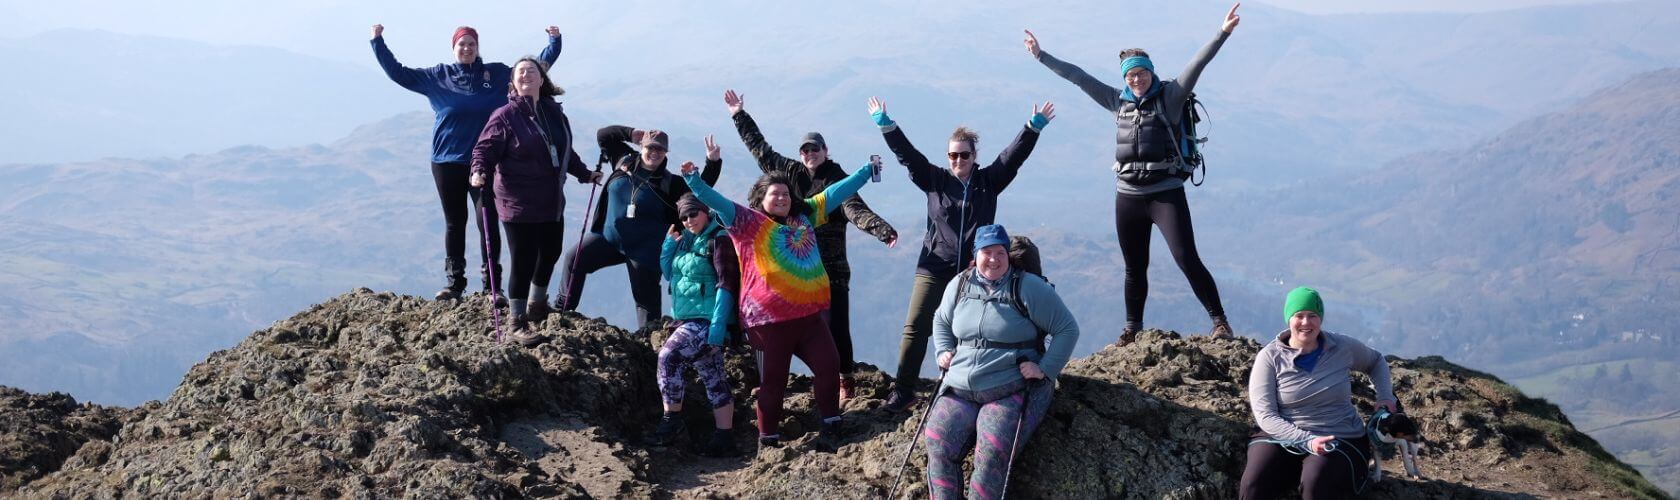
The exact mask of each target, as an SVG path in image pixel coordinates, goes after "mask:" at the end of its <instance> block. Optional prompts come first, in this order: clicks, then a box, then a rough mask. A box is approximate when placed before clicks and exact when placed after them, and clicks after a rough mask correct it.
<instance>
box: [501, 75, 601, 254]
mask: <svg viewBox="0 0 1680 500" xmlns="http://www.w3.org/2000/svg"><path fill="white" fill-rule="evenodd" d="M539 123H540V124H541V125H542V126H540V127H539ZM551 145H552V147H553V150H552V151H553V152H554V154H552V155H551V154H550V153H549V152H550V146H551ZM472 171H473V173H475V174H477V173H482V174H485V175H486V176H488V177H489V178H491V179H492V185H493V186H495V189H496V210H497V211H498V213H500V214H501V219H502V222H521V223H524V222H556V221H560V220H561V215H562V214H563V213H564V212H565V209H566V193H565V191H563V190H562V189H561V184H562V183H563V182H564V179H563V178H562V177H561V172H562V171H564V172H566V173H569V174H572V176H573V177H576V178H577V180H578V182H580V183H584V182H589V178H590V177H591V176H592V174H593V173H592V172H590V170H589V167H588V165H587V164H585V163H584V161H583V158H582V157H579V156H578V154H577V151H575V150H573V149H572V124H571V121H570V120H568V119H567V118H566V113H565V111H564V110H562V109H561V108H560V103H559V102H557V101H555V100H553V99H550V98H540V99H536V100H532V99H523V98H518V97H516V96H512V95H510V96H508V103H507V105H505V106H502V107H500V108H497V109H496V111H495V112H494V113H491V114H490V122H489V123H486V124H485V125H484V132H483V133H480V134H479V135H478V144H476V145H474V146H473V151H472Z"/></svg>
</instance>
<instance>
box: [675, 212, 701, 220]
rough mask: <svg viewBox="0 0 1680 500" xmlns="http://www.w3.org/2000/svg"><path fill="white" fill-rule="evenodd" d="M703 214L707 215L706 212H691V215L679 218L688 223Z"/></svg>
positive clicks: (683, 215) (687, 214)
mask: <svg viewBox="0 0 1680 500" xmlns="http://www.w3.org/2000/svg"><path fill="white" fill-rule="evenodd" d="M702 213H705V212H700V211H694V212H689V213H685V214H682V215H681V216H679V218H681V219H682V220H684V221H686V220H689V219H693V218H695V217H699V216H700V214H702Z"/></svg>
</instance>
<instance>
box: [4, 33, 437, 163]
mask: <svg viewBox="0 0 1680 500" xmlns="http://www.w3.org/2000/svg"><path fill="white" fill-rule="evenodd" d="M361 48H362V50H363V51H368V49H367V48H366V46H365V45H364V46H363V47H361ZM0 51H4V52H5V53H7V54H8V55H9V59H10V60H9V61H8V65H9V66H12V67H14V68H16V70H15V71H13V72H11V73H12V75H14V77H13V78H7V79H4V81H0V94H4V95H7V96H13V97H11V98H8V99H5V100H4V101H0V116H6V117H7V119H6V120H0V137H3V139H0V163H45V162H54V163H57V162H65V161H83V160H92V159H97V158H104V157H126V158H150V157H158V156H180V155H184V154H188V153H199V152H204V151H215V150H219V149H223V148H227V147H230V146H237V145H242V144H264V145H269V146H294V145H301V144H309V143H314V142H327V141H330V140H333V139H336V138H338V137H341V136H343V135H344V133H345V132H348V131H349V130H350V128H351V127H354V126H356V125H358V124H361V123H363V122H366V121H367V120H368V117H369V116H386V115H390V114H393V113H397V112H400V111H404V110H410V109H416V108H420V107H424V106H425V101H424V100H423V99H422V98H420V97H418V96H415V95H414V94H412V93H409V92H406V91H401V89H397V88H395V87H394V86H393V85H390V84H389V82H385V81H382V80H384V78H385V77H384V75H383V74H382V73H380V72H379V69H378V68H377V67H368V66H358V65H354V64H348V63H342V62H336V61H329V60H326V59H322V58H318V57H312V56H309V55H305V54H297V53H293V52H288V51H284V50H280V49H274V48H269V47H256V46H217V45H210V44H206V43H199V42H192V41H186V40H179V39H173V38H163V37H153V36H138V35H122V34H115V33H110V32H105V31H94V30H75V29H64V30H56V31H49V32H45V33H41V34H38V35H34V36H31V37H27V38H0ZM369 57H370V58H371V57H372V56H371V55H369ZM411 64H413V65H420V64H421V62H420V61H414V62H412V63H411ZM405 94H407V95H405Z"/></svg>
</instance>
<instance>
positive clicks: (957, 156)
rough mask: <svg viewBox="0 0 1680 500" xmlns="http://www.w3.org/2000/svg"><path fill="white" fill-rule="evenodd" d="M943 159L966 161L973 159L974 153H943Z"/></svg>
mask: <svg viewBox="0 0 1680 500" xmlns="http://www.w3.org/2000/svg"><path fill="white" fill-rule="evenodd" d="M945 157H946V158H950V159H953V160H957V159H962V160H967V159H969V158H973V157H974V152H973V151H954V152H950V153H945Z"/></svg>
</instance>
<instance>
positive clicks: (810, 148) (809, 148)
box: [799, 146, 822, 154]
mask: <svg viewBox="0 0 1680 500" xmlns="http://www.w3.org/2000/svg"><path fill="white" fill-rule="evenodd" d="M821 151H822V148H819V147H816V146H806V147H803V148H799V152H801V153H805V154H813V153H818V152H821Z"/></svg>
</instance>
